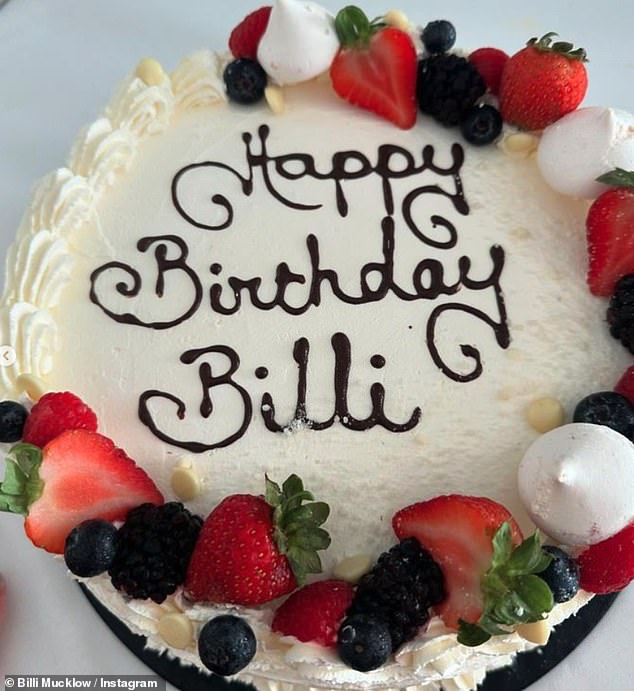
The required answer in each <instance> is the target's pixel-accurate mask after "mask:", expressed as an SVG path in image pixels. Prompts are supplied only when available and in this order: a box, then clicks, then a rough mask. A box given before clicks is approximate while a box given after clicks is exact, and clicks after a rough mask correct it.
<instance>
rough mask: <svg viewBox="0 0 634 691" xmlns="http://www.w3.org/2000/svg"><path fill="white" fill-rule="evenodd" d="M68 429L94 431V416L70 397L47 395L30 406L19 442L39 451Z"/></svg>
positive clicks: (95, 425) (95, 428) (82, 403)
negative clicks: (36, 447)
mask: <svg viewBox="0 0 634 691" xmlns="http://www.w3.org/2000/svg"><path fill="white" fill-rule="evenodd" d="M69 429H86V430H88V431H90V432H96V431H97V416H96V415H95V414H94V412H93V411H92V410H91V409H90V408H89V407H88V406H87V405H86V404H85V403H84V402H83V401H82V400H81V398H79V397H78V396H75V394H73V393H69V392H68V391H66V392H64V393H47V394H44V396H42V398H40V400H39V401H38V402H37V403H36V404H35V405H34V406H33V410H32V411H31V414H30V415H29V417H28V418H27V420H26V423H25V425H24V434H23V436H22V441H23V442H24V443H25V444H33V445H34V446H39V447H40V448H41V449H42V448H44V447H45V446H46V444H48V442H49V441H51V440H52V439H55V437H57V436H58V435H60V434H61V433H62V432H65V431H66V430H69Z"/></svg>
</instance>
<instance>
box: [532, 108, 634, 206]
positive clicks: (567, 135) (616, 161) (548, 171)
mask: <svg viewBox="0 0 634 691" xmlns="http://www.w3.org/2000/svg"><path fill="white" fill-rule="evenodd" d="M537 160H538V163H539V168H540V170H541V172H542V175H543V176H544V179H545V180H546V182H548V184H549V185H551V187H552V188H553V189H555V190H557V191H559V192H561V193H562V194H569V195H571V196H573V197H580V198H583V199H594V198H595V197H598V196H599V195H600V194H601V193H602V192H605V191H606V190H607V189H608V188H607V187H606V186H605V185H603V184H601V183H600V182H597V178H598V177H599V176H600V175H603V174H604V173H609V172H611V171H612V170H614V169H615V168H623V169H624V170H633V169H634V115H632V114H631V113H627V112H626V111H624V110H616V109H614V108H600V107H596V106H593V107H589V108H580V109H579V110H574V111H573V112H572V113H568V115H565V116H564V117H563V118H561V119H560V120H557V122H555V123H553V124H552V125H550V126H549V127H547V128H546V129H545V130H544V133H543V136H542V139H541V142H540V145H539V150H538V155H537Z"/></svg>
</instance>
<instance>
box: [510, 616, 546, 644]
mask: <svg viewBox="0 0 634 691" xmlns="http://www.w3.org/2000/svg"><path fill="white" fill-rule="evenodd" d="M517 633H518V634H519V635H520V636H521V637H522V638H523V639H524V640H526V641H530V642H531V643H536V644H537V645H546V643H548V639H549V638H550V624H549V623H548V620H547V619H542V620H541V621H536V622H533V623H531V624H520V625H519V626H518V627H517Z"/></svg>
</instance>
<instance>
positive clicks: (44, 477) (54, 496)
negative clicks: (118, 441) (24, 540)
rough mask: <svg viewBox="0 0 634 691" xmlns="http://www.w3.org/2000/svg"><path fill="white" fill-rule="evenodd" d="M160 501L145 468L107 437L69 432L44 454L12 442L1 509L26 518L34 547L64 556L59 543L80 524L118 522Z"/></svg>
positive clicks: (0, 491)
mask: <svg viewBox="0 0 634 691" xmlns="http://www.w3.org/2000/svg"><path fill="white" fill-rule="evenodd" d="M146 502H149V503H152V504H162V503H163V497H162V495H161V493H160V492H159V491H158V489H157V488H156V486H155V485H154V483H153V482H152V480H151V479H150V478H149V477H148V476H147V474H146V473H145V471H144V470H142V469H141V468H139V467H138V466H137V465H136V464H135V463H134V461H133V460H132V459H131V458H129V457H128V456H127V455H126V453H125V452H124V451H122V450H121V449H118V448H117V447H115V445H114V443H113V442H112V441H110V439H108V438H107V437H104V436H102V435H101V434H97V433H96V432H90V431H87V430H69V431H67V432H64V433H62V434H61V435H60V436H58V437H56V438H55V439H54V440H53V441H51V442H49V443H48V444H47V445H46V446H45V447H44V449H43V450H41V449H39V448H37V447H36V446H32V445H30V444H17V445H16V446H14V447H13V449H12V450H11V452H10V454H9V456H8V457H7V469H6V471H5V476H4V480H3V482H2V484H1V485H0V511H10V512H12V513H21V514H22V515H24V516H26V520H25V522H24V529H25V531H26V534H27V536H28V537H29V539H30V540H31V542H33V544H34V545H35V546H36V547H41V548H43V549H45V550H47V551H48V552H53V553H55V554H63V553H64V542H65V540H66V537H67V536H68V534H69V533H70V532H71V530H72V529H73V528H75V527H76V526H77V525H79V524H80V523H82V522H83V521H85V520H88V519H92V518H102V519H104V520H106V521H122V520H124V519H125V517H126V515H127V513H128V511H130V509H133V508H134V507H136V506H138V505H139V504H144V503H146Z"/></svg>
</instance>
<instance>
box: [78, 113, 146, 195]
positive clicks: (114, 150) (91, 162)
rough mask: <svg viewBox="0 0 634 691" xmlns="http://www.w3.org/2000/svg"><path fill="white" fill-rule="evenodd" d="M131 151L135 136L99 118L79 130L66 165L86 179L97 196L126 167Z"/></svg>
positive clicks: (132, 150) (132, 155)
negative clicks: (114, 127)
mask: <svg viewBox="0 0 634 691" xmlns="http://www.w3.org/2000/svg"><path fill="white" fill-rule="evenodd" d="M135 150H136V141H135V138H134V137H133V136H132V134H131V133H130V132H129V131H128V130H124V129H113V127H112V123H111V122H110V120H108V119H107V118H100V119H99V120H97V121H96V122H94V123H93V124H92V125H89V126H88V127H86V128H85V129H83V130H82V131H81V132H80V134H79V136H78V137H77V140H76V141H75V144H74V145H73V149H72V151H71V154H70V159H69V163H68V167H69V168H70V169H71V170H72V171H73V172H74V173H75V174H76V175H81V176H83V177H84V178H86V179H87V181H88V183H89V185H90V186H91V187H92V188H93V190H94V192H95V195H96V196H100V195H101V193H102V192H103V190H104V188H106V187H110V186H111V185H112V184H113V183H114V181H115V177H116V176H117V174H119V173H123V172H125V171H126V170H127V169H128V167H129V166H130V164H131V163H132V159H133V157H134V153H135Z"/></svg>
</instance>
